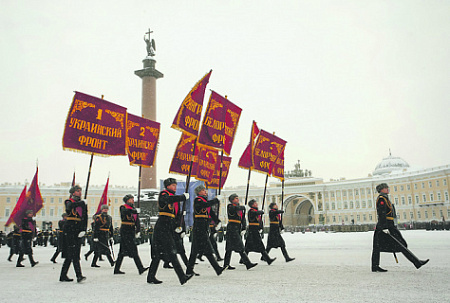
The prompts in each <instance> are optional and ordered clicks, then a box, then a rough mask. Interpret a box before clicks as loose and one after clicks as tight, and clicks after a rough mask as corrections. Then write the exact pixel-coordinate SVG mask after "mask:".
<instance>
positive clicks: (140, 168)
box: [137, 166, 142, 208]
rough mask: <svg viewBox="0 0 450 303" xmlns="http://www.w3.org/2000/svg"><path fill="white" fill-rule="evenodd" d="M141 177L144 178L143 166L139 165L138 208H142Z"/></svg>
mask: <svg viewBox="0 0 450 303" xmlns="http://www.w3.org/2000/svg"><path fill="white" fill-rule="evenodd" d="M141 179H142V166H139V178H138V196H137V207H138V208H140V202H141Z"/></svg>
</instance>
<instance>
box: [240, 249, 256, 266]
mask: <svg viewBox="0 0 450 303" xmlns="http://www.w3.org/2000/svg"><path fill="white" fill-rule="evenodd" d="M239 254H240V255H241V259H242V260H243V261H244V264H245V267H247V270H249V269H250V268H253V267H255V266H256V265H258V263H252V262H251V261H250V259H249V258H248V256H247V254H246V253H245V252H240V253H239Z"/></svg>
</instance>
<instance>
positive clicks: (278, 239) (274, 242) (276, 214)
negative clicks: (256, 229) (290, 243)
mask: <svg viewBox="0 0 450 303" xmlns="http://www.w3.org/2000/svg"><path fill="white" fill-rule="evenodd" d="M282 213H284V211H282V210H278V209H271V210H270V211H269V220H270V229H269V236H268V237H267V250H269V249H271V248H277V247H285V246H286V244H285V242H284V239H283V237H282V236H281V233H280V231H281V230H282V229H283V225H282V224H281V222H280V214H282Z"/></svg>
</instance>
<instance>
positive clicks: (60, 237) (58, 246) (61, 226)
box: [50, 213, 67, 263]
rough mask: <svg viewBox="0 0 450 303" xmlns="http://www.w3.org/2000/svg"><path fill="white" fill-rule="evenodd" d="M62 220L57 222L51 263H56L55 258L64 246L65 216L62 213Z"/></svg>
mask: <svg viewBox="0 0 450 303" xmlns="http://www.w3.org/2000/svg"><path fill="white" fill-rule="evenodd" d="M61 217H62V219H61V220H59V221H58V229H59V230H57V231H56V232H57V233H58V236H57V239H58V240H57V244H56V251H55V253H54V254H53V257H52V258H51V259H50V261H52V262H53V263H56V258H57V257H58V255H59V253H60V252H61V251H62V248H63V245H64V223H66V221H67V214H66V213H63V214H62V215H61Z"/></svg>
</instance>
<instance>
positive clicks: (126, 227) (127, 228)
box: [119, 204, 141, 258]
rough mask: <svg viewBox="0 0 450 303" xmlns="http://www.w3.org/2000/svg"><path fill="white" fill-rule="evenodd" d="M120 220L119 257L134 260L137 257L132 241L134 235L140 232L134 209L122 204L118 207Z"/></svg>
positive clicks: (134, 244)
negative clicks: (127, 257)
mask: <svg viewBox="0 0 450 303" xmlns="http://www.w3.org/2000/svg"><path fill="white" fill-rule="evenodd" d="M120 218H121V220H122V225H121V226H120V249H119V255H122V256H129V257H132V258H134V257H135V256H138V251H137V246H136V242H135V241H134V239H135V237H136V234H137V233H138V232H139V231H140V230H141V225H140V223H139V215H138V213H137V210H136V208H134V207H133V206H130V205H128V204H124V205H121V206H120Z"/></svg>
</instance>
